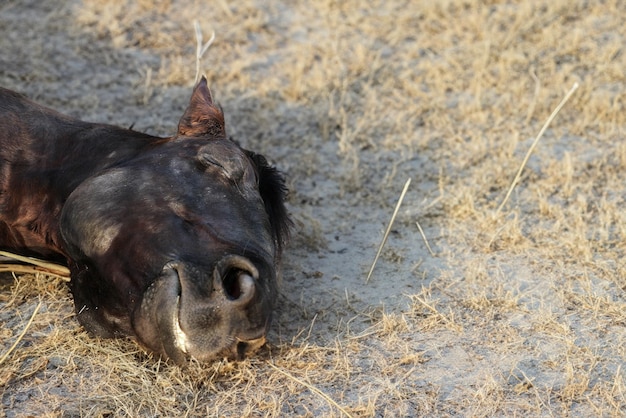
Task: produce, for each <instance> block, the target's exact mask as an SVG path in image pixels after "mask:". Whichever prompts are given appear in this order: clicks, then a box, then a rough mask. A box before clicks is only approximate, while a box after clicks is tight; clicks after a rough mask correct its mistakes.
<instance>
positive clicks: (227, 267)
mask: <svg viewBox="0 0 626 418" xmlns="http://www.w3.org/2000/svg"><path fill="white" fill-rule="evenodd" d="M213 277H214V282H213V283H214V286H216V288H218V289H219V288H221V289H222V291H223V294H224V296H225V297H226V298H227V299H228V300H229V301H231V302H233V303H235V304H237V305H240V306H244V305H246V304H247V303H249V302H250V301H251V300H252V298H253V296H254V294H255V282H256V280H258V278H259V271H258V270H257V269H256V267H255V266H254V264H252V262H251V261H250V260H248V259H247V258H244V257H241V256H237V255H230V256H227V257H224V258H223V259H221V260H220V261H219V262H218V263H217V265H216V266H215V272H214V276H213Z"/></svg>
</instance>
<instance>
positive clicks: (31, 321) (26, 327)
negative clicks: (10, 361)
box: [0, 300, 41, 365]
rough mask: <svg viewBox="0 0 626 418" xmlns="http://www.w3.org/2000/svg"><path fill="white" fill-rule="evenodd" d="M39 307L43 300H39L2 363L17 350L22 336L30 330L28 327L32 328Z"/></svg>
mask: <svg viewBox="0 0 626 418" xmlns="http://www.w3.org/2000/svg"><path fill="white" fill-rule="evenodd" d="M39 308H41V300H40V301H39V303H38V304H37V306H36V307H35V310H34V311H33V314H32V315H31V316H30V319H29V320H28V323H27V324H26V326H25V327H24V329H23V330H22V332H21V334H20V336H19V337H17V340H15V342H14V343H13V345H12V346H11V348H9V349H8V350H7V352H6V353H4V354H3V355H2V357H0V365H1V364H2V363H4V361H5V360H6V359H7V358H8V357H9V355H10V354H11V353H12V352H13V350H15V347H17V345H18V344H19V343H20V341H22V338H24V335H26V331H28V328H30V325H31V324H32V323H33V320H34V319H35V315H37V312H39Z"/></svg>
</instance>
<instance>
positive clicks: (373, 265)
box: [365, 178, 411, 283]
mask: <svg viewBox="0 0 626 418" xmlns="http://www.w3.org/2000/svg"><path fill="white" fill-rule="evenodd" d="M409 184H411V179H410V178H409V179H408V180H407V181H406V183H405V184H404V188H403V189H402V193H401V194H400V198H399V199H398V203H396V208H395V209H394V211H393V215H391V219H390V220H389V225H387V230H386V231H385V235H383V240H382V241H381V243H380V246H379V247H378V252H377V253H376V257H374V262H373V263H372V267H370V271H369V273H367V278H366V279H365V283H369V281H370V277H372V273H373V272H374V267H376V263H377V262H378V258H379V257H380V253H381V252H382V251H383V247H384V246H385V243H386V242H387V238H389V233H390V232H391V226H392V225H393V222H394V221H395V220H396V215H398V210H399V209H400V205H401V204H402V201H403V200H404V195H406V191H407V190H408V189H409Z"/></svg>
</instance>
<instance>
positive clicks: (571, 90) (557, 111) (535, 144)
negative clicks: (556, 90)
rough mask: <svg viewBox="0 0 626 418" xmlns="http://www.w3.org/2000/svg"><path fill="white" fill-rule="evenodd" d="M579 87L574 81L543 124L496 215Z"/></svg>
mask: <svg viewBox="0 0 626 418" xmlns="http://www.w3.org/2000/svg"><path fill="white" fill-rule="evenodd" d="M577 88H578V83H574V85H573V86H572V88H571V89H570V90H569V91H568V92H567V94H566V95H565V97H564V98H563V100H561V103H559V105H558V106H557V107H556V108H555V109H554V111H553V112H552V114H551V115H550V117H549V118H548V120H546V122H545V123H544V124H543V127H542V128H541V131H539V134H538V135H537V137H536V138H535V140H534V141H533V143H532V145H531V146H530V148H529V149H528V152H527V153H526V156H525V157H524V160H523V161H522V164H521V165H520V167H519V170H517V174H516V175H515V178H514V179H513V181H512V182H511V186H510V187H509V191H508V192H507V193H506V196H505V197H504V200H503V201H502V203H500V206H498V209H497V210H496V215H497V214H498V213H500V211H501V210H502V208H503V207H504V205H505V204H506V202H507V201H508V200H509V197H510V196H511V193H513V189H514V188H515V185H516V184H517V182H518V181H519V179H520V177H521V176H522V171H524V167H526V164H527V163H528V160H529V159H530V155H531V154H532V152H533V151H534V150H535V147H536V146H537V143H539V139H541V137H542V136H543V134H544V132H545V131H546V129H548V126H549V125H550V123H551V122H552V120H553V119H554V118H555V117H556V115H557V113H559V111H560V110H561V108H562V107H563V106H564V105H565V103H567V101H568V100H569V98H570V97H571V96H572V94H574V92H575V91H576V89H577Z"/></svg>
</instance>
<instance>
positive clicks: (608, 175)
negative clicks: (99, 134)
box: [0, 0, 626, 417]
mask: <svg viewBox="0 0 626 418" xmlns="http://www.w3.org/2000/svg"><path fill="white" fill-rule="evenodd" d="M625 18H626V3H625V2H624V1H610V0H607V1H593V0H592V1H578V0H567V1H566V0H556V1H520V2H516V1H497V0H492V1H485V2H480V1H471V0H467V1H452V0H448V1H440V2H431V1H417V0H416V1H386V2H383V1H381V2H362V1H356V0H355V1H351V0H349V1H343V2H334V1H330V0H328V1H314V2H304V1H303V2H289V1H284V2H281V1H267V2H262V1H254V0H241V1H237V2H233V1H229V0H216V1H213V2H204V1H197V2H193V1H173V0H172V1H166V0H161V1H131V0H84V1H79V0H68V1H66V2H40V1H37V0H4V1H3V2H2V3H0V85H2V86H5V87H8V88H11V89H14V90H18V91H20V92H23V93H24V94H26V95H28V96H29V97H31V98H33V99H35V100H37V101H39V102H42V103H45V104H47V105H49V106H52V107H54V108H56V109H58V110H60V111H63V112H66V113H69V114H71V115H74V116H78V117H81V118H83V119H87V120H92V121H101V122H110V123H115V124H118V125H122V126H130V125H131V124H134V128H135V129H137V130H143V131H147V132H150V133H153V134H159V135H170V134H172V133H173V132H174V130H175V127H176V123H177V121H178V118H179V116H180V115H181V112H182V110H183V108H184V106H185V104H186V102H187V100H188V96H189V93H190V91H191V90H190V89H191V85H192V84H193V78H194V72H195V63H194V50H195V39H194V33H193V23H192V22H193V20H194V19H198V20H199V22H200V24H201V26H202V28H203V30H204V32H205V33H210V32H211V31H213V30H214V31H215V32H216V35H217V40H216V42H215V43H214V45H213V46H212V47H211V49H210V50H209V52H208V53H207V55H206V56H205V58H204V60H203V66H204V69H205V72H206V74H207V76H208V78H209V80H210V83H211V86H212V88H213V90H214V94H215V96H216V98H217V99H218V100H219V101H220V102H221V104H222V105H223V107H224V111H225V113H226V117H227V124H228V129H229V131H230V134H231V135H232V136H233V137H235V138H236V139H237V140H239V141H240V142H241V143H243V144H244V145H245V146H246V147H248V148H251V149H254V150H256V151H259V152H263V153H265V154H267V155H268V156H269V157H270V158H271V159H272V160H273V161H274V162H275V164H276V165H277V166H279V167H280V168H282V169H283V170H284V171H285V172H286V174H287V175H288V178H289V186H290V189H291V195H290V200H289V209H290V211H291V213H292V214H293V217H294V219H295V221H296V230H295V231H294V238H293V240H292V243H291V245H290V247H289V250H288V251H287V254H286V259H285V263H284V282H283V286H282V296H281V300H280V308H279V312H278V315H277V317H276V321H275V325H274V328H273V331H272V334H271V335H270V343H269V344H268V346H267V347H266V348H265V349H264V350H263V351H262V352H261V353H260V354H259V355H258V356H257V357H255V358H253V359H250V360H246V361H244V362H240V363H228V362H216V363H214V364H209V365H202V366H201V365H193V366H192V367H190V368H189V369H187V370H180V369H178V368H177V367H176V366H173V365H171V364H169V363H162V362H159V361H158V360H156V359H153V358H151V357H150V356H148V355H146V354H145V353H143V352H141V350H139V349H138V348H137V347H136V346H135V345H134V343H132V342H130V341H102V340H96V339H93V338H90V337H89V336H88V335H87V334H86V333H85V332H84V331H83V330H82V329H81V328H80V327H79V326H78V324H77V322H76V320H75V318H74V317H73V307H72V303H71V299H70V296H69V294H68V291H67V289H66V286H65V285H64V284H63V283H61V282H59V281H58V280H56V279H51V278H46V277H43V276H41V277H33V276H23V277H20V278H18V279H17V281H15V282H13V283H11V284H10V285H7V286H5V287H4V288H3V289H2V290H1V291H0V326H1V328H0V356H2V354H4V353H6V352H8V350H9V348H10V346H11V345H12V344H13V343H14V342H15V341H16V340H17V338H18V336H19V335H20V334H21V333H22V331H23V330H24V329H25V328H26V327H27V325H28V321H29V319H30V318H31V316H32V315H33V312H34V309H35V308H36V306H37V305H38V303H41V306H40V309H39V311H38V312H37V314H36V315H35V316H34V319H33V322H32V324H30V326H28V328H27V330H26V333H25V335H24V338H23V339H22V340H21V342H20V343H19V345H18V346H17V348H16V349H15V350H14V351H12V352H11V353H10V355H9V356H8V357H7V359H6V360H5V361H4V362H3V363H2V364H0V405H1V407H2V408H3V412H2V413H0V415H6V416H7V417H17V416H53V417H56V416H72V417H73V416H206V415H210V416H255V417H256V416H339V415H341V414H350V415H352V416H418V415H419V416H580V417H587V416H606V417H618V416H624V415H626V362H625V360H624V359H625V358H626V297H625V292H626V261H625V260H626V258H625V256H626V240H625V238H626V223H625V221H626V219H625V218H626V215H625V212H624V211H623V210H622V207H623V206H624V204H625V200H626V182H625V181H624V177H625V175H626V142H625V141H624V134H625V132H626V120H625V119H626V118H625V116H626V110H625V98H626V96H625V92H626V84H625V83H626V76H625V71H626V51H625V50H624V45H626V26H624V19H625ZM575 82H577V83H579V85H580V87H579V89H578V90H577V91H576V92H575V93H574V95H573V96H572V98H571V99H570V100H569V101H568V102H567V104H566V105H565V107H564V108H563V109H562V110H561V112H560V113H559V114H558V115H557V117H556V118H555V120H554V121H553V122H552V123H551V124H550V127H549V129H548V130H547V131H546V133H545V135H544V136H543V137H542V138H541V142H540V143H539V145H538V146H537V148H536V150H535V151H534V153H533V156H532V157H531V159H530V161H529V163H528V165H527V166H526V169H525V171H524V172H523V175H522V178H521V180H520V182H519V184H517V186H516V187H515V189H514V192H513V194H512V196H511V199H510V200H509V202H508V203H507V205H506V206H505V207H504V209H503V210H502V211H500V212H497V211H496V209H497V207H498V205H499V204H500V203H501V202H502V199H503V198H504V195H505V193H506V191H507V189H508V187H509V185H510V184H511V181H512V180H513V177H514V175H515V172H516V170H517V169H518V168H519V166H520V164H521V161H522V159H523V157H524V155H525V153H526V151H527V150H528V148H529V147H530V145H531V142H532V140H533V139H534V137H535V136H536V135H537V134H538V132H539V130H540V128H541V126H542V125H543V123H544V122H545V121H546V119H547V118H548V116H549V115H550V113H551V112H552V110H553V109H554V108H555V107H556V105H557V104H558V102H559V101H560V100H561V99H562V98H563V97H564V95H565V93H566V92H567V91H568V90H569V89H570V88H571V87H572V85H573V84H574V83H575ZM408 178H411V179H412V183H411V186H410V188H409V191H408V194H407V196H406V198H405V200H404V202H403V204H402V206H401V209H400V212H399V215H398V218H397V219H396V222H395V224H394V227H393V228H392V232H391V234H390V237H389V240H388V242H387V244H386V246H385V248H384V250H383V254H382V257H381V259H380V260H379V262H378V264H377V266H376V269H375V270H374V274H373V276H372V278H371V280H370V281H369V282H368V283H366V282H365V277H366V274H367V271H368V270H369V267H370V265H371V263H372V261H373V259H374V256H375V254H376V250H377V247H378V245H379V243H380V242H381V239H382V235H383V232H384V230H385V228H386V226H387V223H388V220H389V218H390V216H391V213H392V211H393V207H394V205H395V203H396V201H397V199H398V197H399V195H400V191H401V189H402V186H403V185H404V183H405V181H406V180H407V179H408ZM416 222H419V223H420V225H421V226H422V227H423V228H424V231H425V235H426V237H427V238H428V240H429V243H430V245H431V246H432V247H433V251H434V255H431V254H430V253H429V252H428V250H427V248H426V245H425V243H424V241H423V239H422V237H421V235H420V233H419V230H418V228H417V225H416ZM341 408H343V411H342V410H341Z"/></svg>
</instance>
